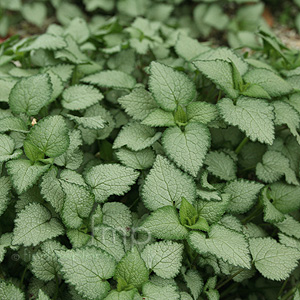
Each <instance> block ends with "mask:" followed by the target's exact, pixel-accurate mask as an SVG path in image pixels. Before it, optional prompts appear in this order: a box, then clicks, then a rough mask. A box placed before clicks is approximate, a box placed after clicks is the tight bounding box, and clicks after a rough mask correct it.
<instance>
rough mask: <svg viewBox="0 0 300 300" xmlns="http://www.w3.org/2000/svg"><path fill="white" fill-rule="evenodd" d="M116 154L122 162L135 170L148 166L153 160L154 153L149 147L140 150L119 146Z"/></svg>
mask: <svg viewBox="0 0 300 300" xmlns="http://www.w3.org/2000/svg"><path fill="white" fill-rule="evenodd" d="M116 155H117V157H118V159H119V160H120V162H121V163H122V164H124V165H125V166H127V167H130V168H133V169H137V170H144V169H148V168H150V167H151V166H152V165H153V163H154V160H155V153H154V151H153V150H151V149H150V148H146V149H143V150H140V151H131V150H129V149H126V148H121V149H118V150H117V152H116Z"/></svg>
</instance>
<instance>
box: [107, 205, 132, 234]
mask: <svg viewBox="0 0 300 300" xmlns="http://www.w3.org/2000/svg"><path fill="white" fill-rule="evenodd" d="M102 213H103V224H107V225H109V226H111V227H112V228H114V229H115V230H117V231H118V232H119V233H120V234H121V235H124V236H128V235H129V232H130V229H131V226H132V216H131V211H130V209H129V208H128V207H127V206H126V205H125V204H123V203H118V202H108V203H105V204H104V205H103V207H102Z"/></svg>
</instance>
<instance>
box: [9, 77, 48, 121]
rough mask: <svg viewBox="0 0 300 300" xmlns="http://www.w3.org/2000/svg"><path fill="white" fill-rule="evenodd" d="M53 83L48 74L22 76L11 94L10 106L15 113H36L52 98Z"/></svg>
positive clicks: (29, 114)
mask: <svg viewBox="0 0 300 300" xmlns="http://www.w3.org/2000/svg"><path fill="white" fill-rule="evenodd" d="M51 95H52V84H51V80H50V77H49V75H48V74H40V75H35V76H30V77H27V78H22V79H21V80H20V81H18V82H17V83H16V84H15V86H14V87H13V88H12V90H11V92H10V94H9V106H10V108H11V110H12V111H13V112H14V113H15V114H21V113H26V114H27V115H28V116H32V115H36V114H38V112H39V111H40V110H41V108H42V107H44V106H45V105H46V104H47V103H48V102H49V101H50V100H51Z"/></svg>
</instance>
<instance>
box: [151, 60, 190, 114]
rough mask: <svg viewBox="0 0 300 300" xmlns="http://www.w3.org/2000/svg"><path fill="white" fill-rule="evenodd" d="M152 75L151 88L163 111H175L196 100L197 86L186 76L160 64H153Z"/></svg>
mask: <svg viewBox="0 0 300 300" xmlns="http://www.w3.org/2000/svg"><path fill="white" fill-rule="evenodd" d="M150 74H151V75H150V78H149V88H150V90H151V92H152V94H153V97H154V99H155V100H156V102H157V103H158V105H159V106H160V107H161V108H162V109H164V110H166V111H174V110H175V109H176V108H177V106H178V105H179V104H180V105H183V106H186V105H187V104H188V103H190V102H191V101H192V100H193V99H194V98H195V96H196V88H195V85H194V83H193V82H192V81H191V80H190V79H189V78H188V77H187V76H186V74H184V73H182V72H179V71H175V70H174V69H173V68H171V67H168V66H166V65H163V64H161V63H158V62H152V63H151V65H150Z"/></svg>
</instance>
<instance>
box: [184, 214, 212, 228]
mask: <svg viewBox="0 0 300 300" xmlns="http://www.w3.org/2000/svg"><path fill="white" fill-rule="evenodd" d="M185 227H187V228H189V229H192V230H201V231H207V232H208V231H209V225H208V222H207V221H206V219H204V218H203V217H201V216H200V217H198V218H197V221H196V222H195V224H192V225H185Z"/></svg>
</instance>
